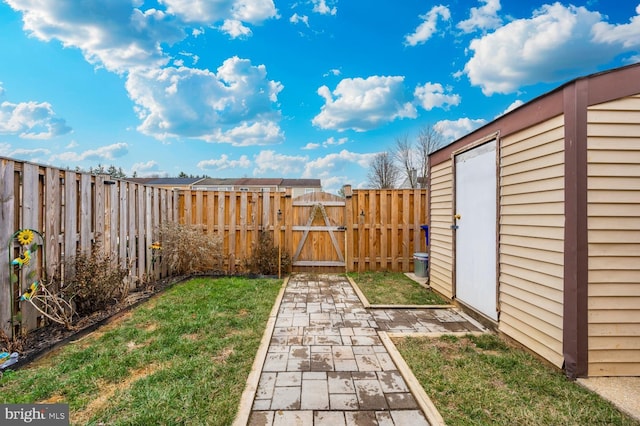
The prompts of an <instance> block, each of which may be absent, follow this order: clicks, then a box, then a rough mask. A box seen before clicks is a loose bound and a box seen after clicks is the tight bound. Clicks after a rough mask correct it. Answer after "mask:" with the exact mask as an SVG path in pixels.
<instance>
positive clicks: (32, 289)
mask: <svg viewBox="0 0 640 426" xmlns="http://www.w3.org/2000/svg"><path fill="white" fill-rule="evenodd" d="M39 285H40V283H39V282H38V281H34V282H33V283H32V284H31V285H30V286H29V288H28V289H26V290H25V292H24V293H22V295H20V300H31V298H32V297H33V296H34V295H35V294H36V293H37V292H38V286H39Z"/></svg>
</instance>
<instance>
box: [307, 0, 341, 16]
mask: <svg viewBox="0 0 640 426" xmlns="http://www.w3.org/2000/svg"><path fill="white" fill-rule="evenodd" d="M311 3H313V11H314V12H316V13H319V14H321V15H335V14H336V13H338V8H337V7H335V6H333V5H331V6H329V5H328V4H327V0H311ZM329 3H333V2H332V1H331V0H329Z"/></svg>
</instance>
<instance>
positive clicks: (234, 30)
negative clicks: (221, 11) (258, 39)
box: [220, 19, 252, 38]
mask: <svg viewBox="0 0 640 426" xmlns="http://www.w3.org/2000/svg"><path fill="white" fill-rule="evenodd" d="M220 30H221V31H222V32H223V33H227V34H228V35H229V36H230V37H231V38H240V37H250V36H251V34H252V32H251V29H250V28H249V27H246V26H244V25H243V24H242V22H240V21H238V20H236V19H225V20H224V23H223V24H222V26H221V27H220Z"/></svg>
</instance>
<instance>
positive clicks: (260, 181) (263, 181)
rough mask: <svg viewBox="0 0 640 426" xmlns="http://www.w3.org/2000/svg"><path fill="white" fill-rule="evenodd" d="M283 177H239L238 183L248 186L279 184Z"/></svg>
mask: <svg viewBox="0 0 640 426" xmlns="http://www.w3.org/2000/svg"><path fill="white" fill-rule="evenodd" d="M281 182H282V178H239V179H236V183H235V184H236V185H247V186H279V185H281Z"/></svg>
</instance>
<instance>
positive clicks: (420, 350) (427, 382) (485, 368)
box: [395, 334, 639, 426]
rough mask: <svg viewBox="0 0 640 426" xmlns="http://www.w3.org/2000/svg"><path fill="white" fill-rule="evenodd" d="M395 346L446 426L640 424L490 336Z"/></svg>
mask: <svg viewBox="0 0 640 426" xmlns="http://www.w3.org/2000/svg"><path fill="white" fill-rule="evenodd" d="M395 343H396V346H397V348H398V350H399V351H400V353H401V354H402V356H403V357H404V359H405V360H406V361H407V364H409V366H410V367H411V369H412V370H413V373H414V374H415V376H416V378H417V379H418V381H419V382H420V383H421V384H422V386H423V387H424V389H425V391H426V392H427V395H429V397H430V398H431V399H432V401H433V402H434V404H435V406H436V408H437V409H438V410H439V411H440V413H441V414H442V417H443V418H444V420H445V422H446V423H447V424H448V425H486V424H492V425H596V424H598V425H636V426H637V425H638V424H639V423H638V422H636V421H635V420H634V419H632V418H631V417H629V416H627V415H625V414H624V413H621V412H620V411H618V410H617V409H616V408H615V407H614V406H613V405H612V404H610V403H609V402H608V401H605V400H604V399H602V398H601V397H600V396H598V395H596V394H595V393H592V392H590V391H588V390H586V389H584V388H582V387H581V386H580V385H578V384H577V383H575V382H571V381H569V380H567V379H566V378H565V376H564V375H563V374H562V373H561V372H559V371H556V370H553V369H552V368H550V367H549V366H547V365H545V364H543V363H541V362H540V361H539V360H537V359H536V358H535V357H533V356H532V355H531V354H529V353H527V352H525V351H523V350H521V349H519V348H514V347H512V346H509V345H507V344H506V343H505V342H504V341H503V340H501V339H500V338H499V337H497V336H495V335H492V334H486V335H482V336H466V337H463V338H458V337H455V336H443V337H441V338H439V339H428V338H405V339H397V340H396V342H395Z"/></svg>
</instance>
